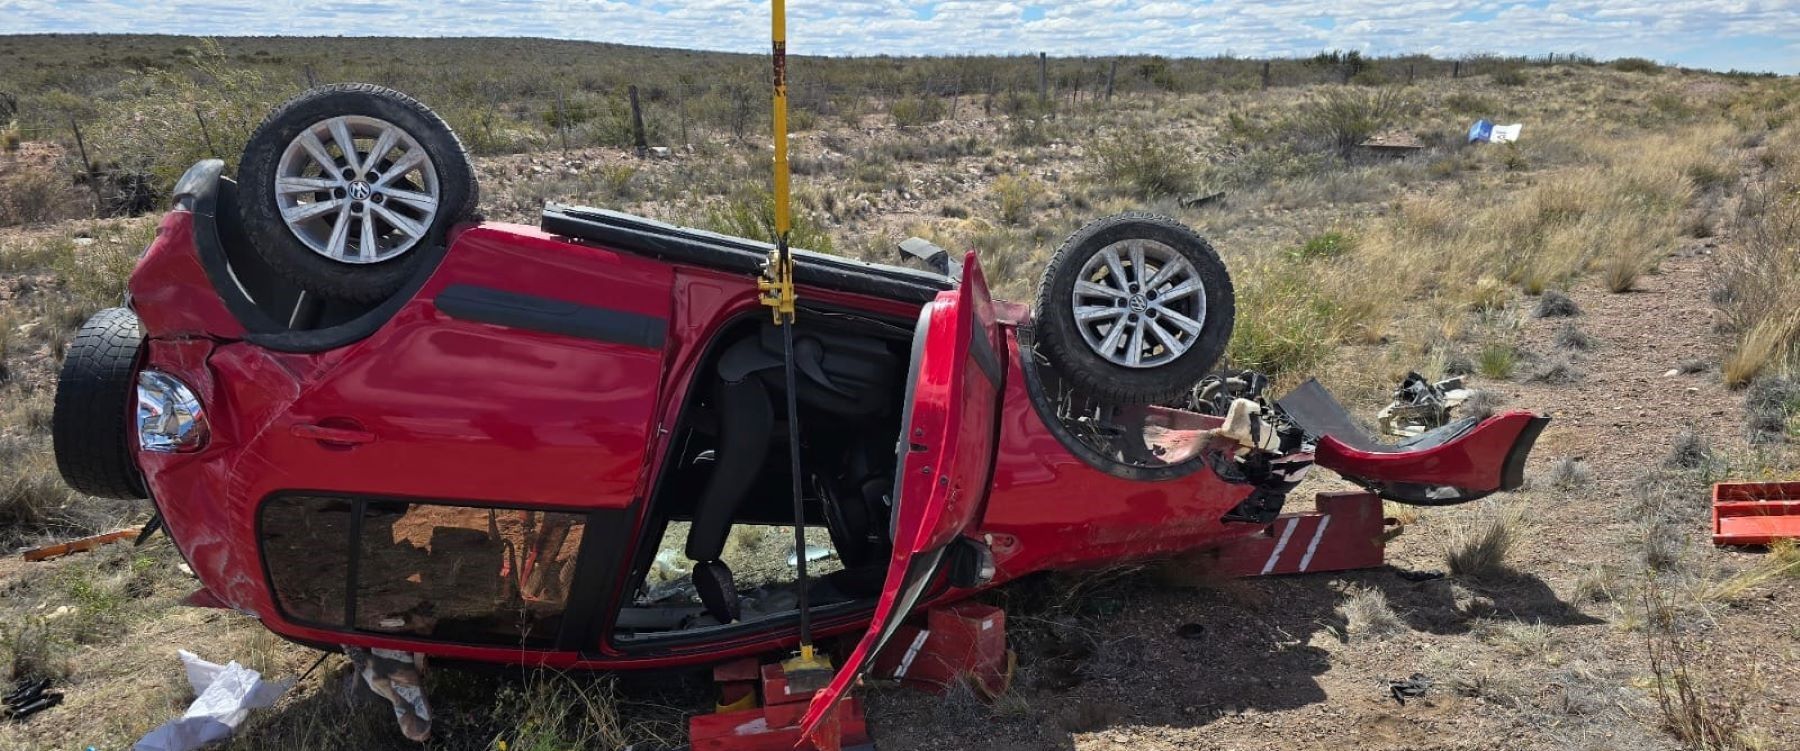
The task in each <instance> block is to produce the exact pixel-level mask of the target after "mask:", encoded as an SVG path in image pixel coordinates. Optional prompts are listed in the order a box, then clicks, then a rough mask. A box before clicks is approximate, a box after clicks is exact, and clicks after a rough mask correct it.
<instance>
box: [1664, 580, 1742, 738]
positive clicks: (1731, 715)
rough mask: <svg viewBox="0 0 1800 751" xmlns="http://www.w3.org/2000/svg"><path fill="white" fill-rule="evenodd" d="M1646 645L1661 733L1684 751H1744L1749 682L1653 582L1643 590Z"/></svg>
mask: <svg viewBox="0 0 1800 751" xmlns="http://www.w3.org/2000/svg"><path fill="white" fill-rule="evenodd" d="M1643 607H1644V619H1645V621H1646V624H1645V626H1646V627H1645V629H1644V640H1645V642H1646V643H1647V644H1648V647H1649V650H1648V652H1649V660H1650V674H1651V685H1652V686H1653V688H1654V692H1655V696H1656V704H1657V708H1658V709H1659V710H1661V715H1662V728H1663V730H1665V731H1667V732H1668V733H1669V735H1671V736H1673V737H1674V738H1675V739H1676V740H1677V741H1679V742H1680V743H1681V744H1682V746H1683V747H1684V748H1692V749H1700V750H1701V751H1741V750H1743V749H1750V748H1757V747H1760V744H1757V745H1752V744H1751V743H1750V742H1748V740H1747V737H1748V731H1749V723H1748V720H1747V717H1746V710H1747V709H1748V708H1749V705H1750V701H1751V699H1750V688H1749V685H1750V681H1751V680H1753V678H1751V677H1750V675H1751V674H1753V673H1754V671H1748V674H1747V673H1746V671H1742V665H1741V664H1739V663H1737V662H1735V661H1731V662H1728V660H1729V658H1722V657H1721V655H1719V654H1718V653H1715V652H1714V651H1713V650H1712V649H1710V648H1709V645H1708V644H1706V640H1705V639H1704V638H1699V637H1696V636H1695V634H1693V633H1691V632H1690V629H1689V627H1687V626H1686V625H1684V624H1683V623H1682V620H1683V619H1682V616H1681V613H1682V611H1683V610H1684V604H1683V603H1682V602H1680V600H1679V599H1678V595H1676V594H1675V593H1673V592H1670V591H1669V590H1668V589H1667V588H1666V587H1665V586H1664V585H1662V584H1661V583H1659V582H1658V581H1657V580H1656V578H1655V577H1646V578H1645V584H1644V587H1643Z"/></svg>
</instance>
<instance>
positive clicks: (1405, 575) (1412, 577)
mask: <svg viewBox="0 0 1800 751" xmlns="http://www.w3.org/2000/svg"><path fill="white" fill-rule="evenodd" d="M1394 575H1395V576H1398V577H1400V578H1402V579H1405V580H1407V581H1409V582H1428V581H1433V580H1436V579H1442V578H1444V576H1445V574H1444V572H1442V571H1439V570H1437V569H1434V568H1428V569H1420V570H1418V571H1413V570H1410V569H1404V568H1397V569H1394Z"/></svg>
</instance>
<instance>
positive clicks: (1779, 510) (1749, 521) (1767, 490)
mask: <svg viewBox="0 0 1800 751" xmlns="http://www.w3.org/2000/svg"><path fill="white" fill-rule="evenodd" d="M1712 523H1713V544H1714V545H1768V544H1770V543H1772V542H1775V541H1776V540H1781V539H1790V540H1800V482H1721V483H1717V484H1715V485H1713V509H1712Z"/></svg>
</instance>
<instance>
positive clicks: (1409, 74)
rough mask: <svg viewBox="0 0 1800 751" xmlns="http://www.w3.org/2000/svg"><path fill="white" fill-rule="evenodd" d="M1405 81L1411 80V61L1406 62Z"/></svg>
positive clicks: (1410, 81) (1409, 81)
mask: <svg viewBox="0 0 1800 751" xmlns="http://www.w3.org/2000/svg"><path fill="white" fill-rule="evenodd" d="M1406 82H1407V83H1409V84H1410V83H1412V82H1413V64H1412V63H1407V64H1406Z"/></svg>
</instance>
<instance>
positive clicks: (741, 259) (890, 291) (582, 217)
mask: <svg viewBox="0 0 1800 751" xmlns="http://www.w3.org/2000/svg"><path fill="white" fill-rule="evenodd" d="M540 226H542V227H543V230H544V231H545V232H549V233H551V234H554V235H562V236H564V237H569V238H575V239H579V240H589V241H592V242H596V243H599V244H601V245H605V246H606V247H608V248H613V249H615V250H622V251H626V252H629V253H636V254H638V255H644V256H649V257H651V258H656V259H660V260H666V261H672V262H675V263H688V264H693V265H695V266H704V267H706V268H713V269H720V270H723V271H731V272H735V273H740V274H750V275H754V274H759V273H761V272H762V268H763V263H764V262H765V261H767V260H768V257H769V251H770V250H771V249H773V248H774V246H773V245H770V244H768V243H762V242H757V241H754V240H746V239H744V238H741V237H731V236H729V235H722V234H719V233H716V232H707V231H705V230H700V229H693V228H691V227H677V226H675V225H672V224H664V223H662V222H658V221H655V220H653V219H645V218H643V217H640V216H633V215H631V214H624V213H620V212H617V211H606V210H604V209H591V208H583V207H579V206H563V205H560V204H554V203H553V204H550V205H549V206H546V207H545V208H544V214H543V219H542V221H541V222H540ZM793 253H794V280H795V281H796V282H797V283H799V284H801V285H803V286H814V287H822V288H824V289H832V290H838V291H842V292H851V293H855V294H861V295H870V296H873V297H883V298H889V299H894V300H901V301H905V302H913V303H920V304H924V303H927V302H930V301H931V300H932V298H935V297H937V293H939V292H942V291H944V290H947V289H952V288H953V287H954V286H955V285H954V283H952V282H951V281H950V280H949V279H947V278H945V277H942V276H939V275H937V274H931V273H927V272H923V271H918V270H915V269H908V268H903V267H900V266H888V265H886V264H879V263H868V262H865V261H857V260H853V259H849V258H840V257H837V256H831V255H826V254H824V253H815V252H812V251H808V250H797V249H796V250H794V251H793Z"/></svg>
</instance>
